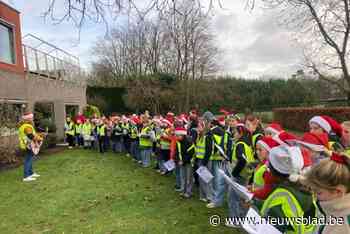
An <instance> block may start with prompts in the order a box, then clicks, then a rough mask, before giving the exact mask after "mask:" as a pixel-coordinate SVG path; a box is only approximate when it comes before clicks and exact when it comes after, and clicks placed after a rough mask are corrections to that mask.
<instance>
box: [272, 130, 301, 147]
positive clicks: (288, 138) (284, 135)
mask: <svg viewBox="0 0 350 234" xmlns="http://www.w3.org/2000/svg"><path fill="white" fill-rule="evenodd" d="M273 139H274V140H275V141H277V142H278V143H279V144H280V145H289V146H290V145H293V144H294V143H295V141H296V140H298V138H297V137H296V136H294V135H293V134H291V133H288V132H285V131H282V132H280V133H279V134H277V135H275V136H273Z"/></svg>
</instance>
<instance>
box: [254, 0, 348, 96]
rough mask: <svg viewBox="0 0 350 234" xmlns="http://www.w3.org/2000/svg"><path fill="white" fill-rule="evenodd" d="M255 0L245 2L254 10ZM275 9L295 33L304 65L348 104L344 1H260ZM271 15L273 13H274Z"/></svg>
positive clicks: (346, 15)
mask: <svg viewBox="0 0 350 234" xmlns="http://www.w3.org/2000/svg"><path fill="white" fill-rule="evenodd" d="M255 2H256V1H255V0H248V1H247V3H248V4H249V6H250V8H254V6H255V5H254V4H255ZM261 2H262V3H263V4H264V5H265V6H267V7H268V8H271V9H274V10H279V18H280V19H281V22H282V23H284V24H285V25H286V26H287V27H289V28H290V29H292V30H294V31H295V32H296V36H297V37H296V39H297V41H298V42H300V44H301V45H302V46H303V49H304V55H305V56H304V57H305V65H306V67H307V68H309V69H310V70H311V71H312V72H313V73H314V75H316V76H317V77H318V78H319V79H322V80H325V81H327V82H330V83H332V84H334V85H336V86H337V87H338V88H339V89H340V90H342V92H343V93H344V94H346V95H347V97H348V101H349V103H350V75H349V67H348V66H349V62H348V56H349V46H348V43H349V33H350V9H349V4H350V2H349V1H348V0H322V1H315V0H261ZM274 12H275V11H274Z"/></svg>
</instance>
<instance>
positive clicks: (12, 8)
mask: <svg viewBox="0 0 350 234" xmlns="http://www.w3.org/2000/svg"><path fill="white" fill-rule="evenodd" d="M0 4H3V5H5V6H6V7H8V8H10V9H11V10H13V11H15V12H17V13H18V14H21V12H20V11H19V10H17V9H16V8H14V7H12V6H10V5H9V4H8V3H6V2H4V1H1V0H0Z"/></svg>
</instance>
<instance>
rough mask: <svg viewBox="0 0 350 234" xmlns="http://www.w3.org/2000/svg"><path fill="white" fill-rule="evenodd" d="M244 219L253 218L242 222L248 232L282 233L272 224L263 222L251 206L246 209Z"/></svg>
mask: <svg viewBox="0 0 350 234" xmlns="http://www.w3.org/2000/svg"><path fill="white" fill-rule="evenodd" d="M245 220H254V222H255V223H256V224H254V222H244V223H243V224H242V227H243V228H244V230H246V231H247V232H248V233H249V234H260V233H269V234H282V233H281V232H280V231H279V230H277V229H276V228H275V227H274V226H272V225H269V224H267V223H266V222H263V220H262V218H261V216H260V215H259V214H258V212H256V211H255V210H254V209H253V208H250V209H249V210H248V213H247V215H246V219H245Z"/></svg>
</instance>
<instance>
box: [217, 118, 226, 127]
mask: <svg viewBox="0 0 350 234" xmlns="http://www.w3.org/2000/svg"><path fill="white" fill-rule="evenodd" d="M218 122H219V124H220V125H221V126H225V116H220V117H219V118H218Z"/></svg>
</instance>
